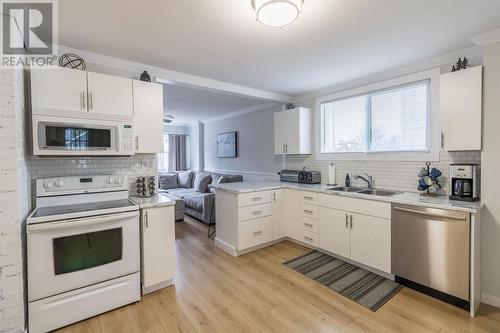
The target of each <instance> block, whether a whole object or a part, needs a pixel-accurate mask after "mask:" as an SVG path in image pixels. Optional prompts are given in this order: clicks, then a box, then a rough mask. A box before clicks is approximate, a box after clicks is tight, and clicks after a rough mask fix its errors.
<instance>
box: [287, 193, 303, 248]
mask: <svg viewBox="0 0 500 333" xmlns="http://www.w3.org/2000/svg"><path fill="white" fill-rule="evenodd" d="M285 195H286V235H287V237H290V238H292V239H295V240H300V238H301V237H300V230H301V214H300V211H301V192H300V191H297V190H286V194H285Z"/></svg>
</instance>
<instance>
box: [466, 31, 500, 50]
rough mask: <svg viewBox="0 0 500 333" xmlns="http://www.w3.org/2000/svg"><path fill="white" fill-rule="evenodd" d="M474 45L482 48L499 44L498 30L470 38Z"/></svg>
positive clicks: (499, 32)
mask: <svg viewBox="0 0 500 333" xmlns="http://www.w3.org/2000/svg"><path fill="white" fill-rule="evenodd" d="M471 40H472V41H473V42H474V44H476V45H478V46H481V47H484V46H487V45H490V44H494V43H498V42H500V29H498V30H493V31H488V32H485V33H483V34H480V35H477V36H474V37H472V38H471Z"/></svg>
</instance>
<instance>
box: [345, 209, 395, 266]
mask: <svg viewBox="0 0 500 333" xmlns="http://www.w3.org/2000/svg"><path fill="white" fill-rule="evenodd" d="M351 217H352V227H351V259H352V260H354V261H357V262H360V263H362V264H365V265H367V266H370V267H374V268H377V269H379V270H381V271H384V272H387V273H390V272H391V220H387V219H382V218H379V217H372V216H367V215H359V214H351Z"/></svg>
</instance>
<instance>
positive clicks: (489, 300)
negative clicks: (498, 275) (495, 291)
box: [481, 293, 500, 308]
mask: <svg viewBox="0 0 500 333" xmlns="http://www.w3.org/2000/svg"><path fill="white" fill-rule="evenodd" d="M481 303H484V304H488V305H491V306H494V307H497V308H500V297H497V296H494V295H490V294H487V293H481Z"/></svg>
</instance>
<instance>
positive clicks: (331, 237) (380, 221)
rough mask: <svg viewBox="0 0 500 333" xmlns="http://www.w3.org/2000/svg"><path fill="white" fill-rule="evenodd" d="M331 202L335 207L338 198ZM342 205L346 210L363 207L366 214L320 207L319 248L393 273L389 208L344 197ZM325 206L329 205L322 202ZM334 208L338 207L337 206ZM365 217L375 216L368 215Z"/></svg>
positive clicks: (377, 203) (381, 204) (381, 203)
mask: <svg viewBox="0 0 500 333" xmlns="http://www.w3.org/2000/svg"><path fill="white" fill-rule="evenodd" d="M328 200H331V202H332V203H333V202H334V201H335V198H334V197H330V198H328ZM340 201H343V203H344V204H345V207H346V208H351V209H352V208H353V207H360V208H359V209H360V210H361V211H362V212H363V214H359V213H358V212H353V211H347V210H340V209H336V208H335V209H334V208H330V207H320V208H319V227H318V234H319V243H318V247H319V248H320V249H324V250H326V251H328V252H331V253H334V254H338V255H340V256H342V257H345V258H348V259H351V260H353V261H356V262H359V263H361V264H364V265H366V266H370V267H373V268H376V269H378V270H381V271H384V272H387V273H390V272H391V220H390V215H389V218H386V217H387V212H390V204H389V203H383V202H374V201H367V200H363V199H355V198H345V197H343V198H342V199H341V200H340ZM320 202H321V198H320ZM323 202H326V201H325V200H323ZM367 203H369V204H367ZM335 207H339V206H338V203H337V202H336V203H335ZM365 213H368V214H370V213H371V214H373V215H366V214H365ZM375 215H379V216H375ZM380 216H383V217H380Z"/></svg>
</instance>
